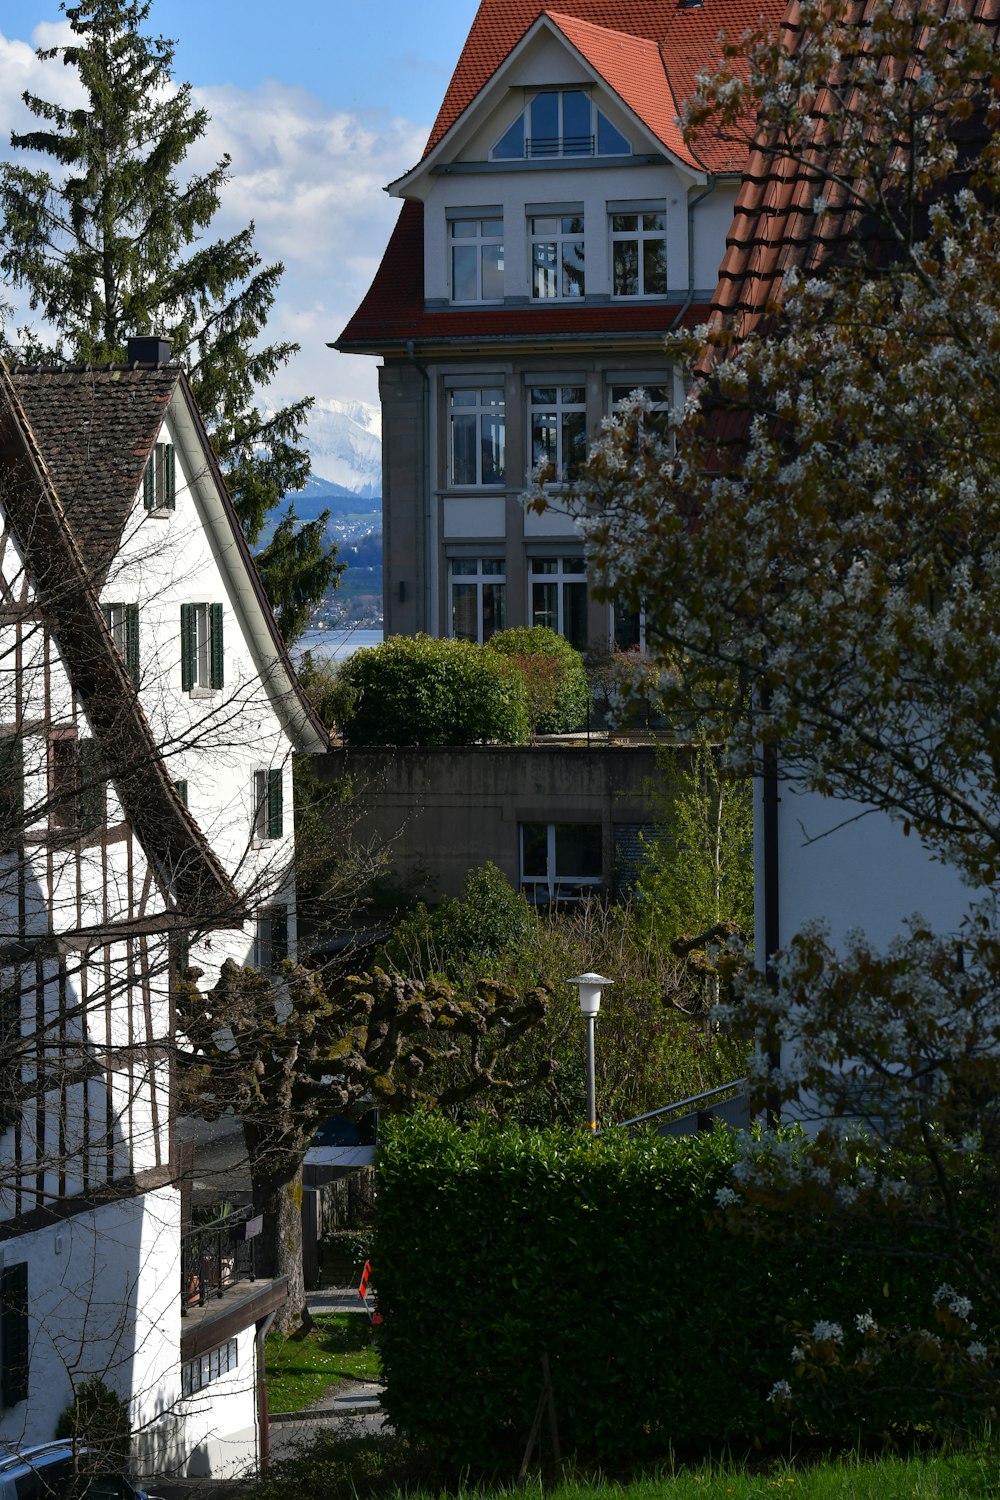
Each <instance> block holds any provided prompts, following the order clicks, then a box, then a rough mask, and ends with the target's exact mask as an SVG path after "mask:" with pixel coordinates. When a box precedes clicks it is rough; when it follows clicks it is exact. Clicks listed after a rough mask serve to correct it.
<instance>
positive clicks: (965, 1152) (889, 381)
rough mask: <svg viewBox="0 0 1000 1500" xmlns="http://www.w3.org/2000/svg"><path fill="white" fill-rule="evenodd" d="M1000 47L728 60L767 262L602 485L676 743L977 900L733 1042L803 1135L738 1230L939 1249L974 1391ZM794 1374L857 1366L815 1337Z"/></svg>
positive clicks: (941, 11)
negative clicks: (720, 738)
mask: <svg viewBox="0 0 1000 1500" xmlns="http://www.w3.org/2000/svg"><path fill="white" fill-rule="evenodd" d="M790 14H791V13H790ZM998 19H1000V8H998V6H997V4H996V3H995V0H964V3H958V4H954V5H950V6H945V5H944V4H937V3H934V0H892V3H890V0H844V3H842V4H831V3H826V0H804V3H803V4H802V5H801V7H800V8H799V9H798V10H797V12H796V13H795V15H794V17H793V18H792V20H790V22H789V24H788V25H786V28H785V30H784V32H783V34H782V36H781V37H779V38H774V37H770V36H767V35H765V34H763V33H761V34H759V35H753V36H747V37H744V38H743V39H741V41H740V42H739V43H738V44H735V45H734V46H732V47H731V48H729V49H728V53H727V57H728V61H727V64H726V66H725V67H724V69H723V70H722V71H721V72H720V73H719V74H717V75H716V76H714V77H712V78H705V79H703V80H702V85H701V89H700V92H699V95H698V97H697V98H696V99H695V100H694V102H693V104H692V105H691V107H690V109H689V112H688V118H687V122H686V126H687V129H688V130H689V131H690V132H692V133H694V134H696V133H697V131H698V129H699V128H700V127H701V126H702V125H703V124H704V123H705V122H706V121H707V120H709V119H711V120H712V121H713V129H716V130H718V129H719V128H722V129H730V130H732V131H733V132H740V131H744V130H747V129H748V128H749V130H750V132H751V133H752V136H753V151H752V154H751V165H750V171H749V174H748V181H747V182H745V186H744V192H743V195H742V196H741V204H743V205H744V206H747V205H750V206H751V208H752V212H751V211H749V210H748V213H747V214H745V215H744V218H743V221H742V224H741V219H740V209H739V208H738V210H737V220H736V225H735V226H734V243H735V244H737V246H738V243H739V237H740V235H741V234H745V233H746V225H747V222H749V221H753V222H754V223H755V224H756V239H755V240H754V243H753V245H752V247H751V249H750V251H749V253H748V254H747V256H746V257H745V260H744V263H743V266H742V269H741V270H739V271H738V272H737V273H735V278H734V279H733V278H731V280H730V283H729V284H728V285H727V283H726V282H725V279H724V281H723V288H722V294H721V296H720V307H721V309H722V313H721V315H719V316H717V318H716V320H715V323H714V326H713V328H712V330H711V331H710V332H709V334H708V336H707V338H706V337H698V336H691V335H685V336H681V337H677V338H675V339H673V340H672V342H671V344H670V346H669V348H668V356H669V358H670V359H672V360H673V361H675V362H676V361H684V362H686V363H687V365H688V366H689V367H690V366H692V365H693V366H694V367H695V368H696V369H697V371H698V374H699V377H700V378H699V379H698V380H696V381H695V383H694V385H693V387H692V390H691V394H690V397H689V399H688V402H687V406H686V408H685V409H684V410H683V411H680V412H677V413H676V414H675V415H674V417H673V419H672V422H671V428H670V431H669V432H668V433H667V434H666V435H660V434H658V433H656V432H653V431H651V430H649V425H648V423H646V422H644V419H643V403H642V401H641V399H640V398H637V399H635V400H634V401H633V402H632V403H631V404H630V405H629V406H628V408H627V409H626V410H625V411H624V413H623V414H622V415H621V416H620V417H619V418H618V419H617V420H616V421H614V422H611V423H609V424H608V428H607V431H606V433H605V435H604V437H603V439H602V441H601V442H600V443H599V444H598V445H597V447H596V449H595V450H594V452H593V454H592V456H591V458H590V462H589V464H588V466H587V469H586V473H585V476H584V478H583V482H582V490H583V494H584V497H585V499H586V501H587V502H588V512H589V514H590V516H591V518H592V519H591V521H590V523H589V527H590V542H591V546H592V549H593V552H594V554H595V555H596V557H597V559H598V560H599V563H600V565H601V567H602V568H603V570H604V575H605V576H606V578H607V580H608V586H607V587H608V593H609V595H610V594H612V593H613V594H614V595H615V596H617V597H621V596H622V595H624V596H625V597H626V598H627V599H629V600H630V601H631V603H632V604H633V605H637V604H638V603H639V601H640V600H641V602H642V603H643V605H644V607H645V610H646V631H647V639H648V640H650V641H651V642H652V643H653V645H654V648H655V649H657V650H658V652H659V654H660V656H661V658H662V659H663V661H664V663H666V664H669V670H665V672H664V676H663V684H662V686H663V692H664V694H665V695H666V696H667V698H668V700H671V701H672V703H673V708H674V712H675V714H676V715H677V716H678V717H680V716H682V715H687V716H689V717H691V718H693V719H698V720H702V721H704V720H708V721H709V722H710V723H711V724H712V725H713V728H714V731H715V732H716V733H718V732H719V730H720V728H721V729H722V730H723V731H724V732H725V734H726V736H727V738H728V743H729V745H730V750H731V756H732V759H733V761H734V763H735V764H736V765H737V766H738V767H739V768H740V769H743V770H754V771H756V772H758V773H759V772H760V771H761V770H762V769H765V768H766V769H768V770H770V771H771V772H772V773H773V771H774V768H775V767H776V766H777V768H778V771H779V774H780V775H781V776H784V777H788V778H790V779H791V780H793V781H794V782H795V783H796V784H797V785H798V786H799V787H802V788H805V789H808V790H809V791H811V792H814V793H819V794H822V795H824V796H827V797H830V798H841V799H845V800H846V801H848V802H851V803H854V804H862V805H863V806H864V807H866V808H873V809H877V810H879V811H880V812H882V813H884V814H886V815H888V816H889V817H890V818H892V819H894V820H897V821H898V822H900V823H902V825H903V827H904V830H905V831H907V832H909V831H910V830H913V831H914V832H915V833H916V834H917V835H918V836H919V838H920V840H921V841H922V843H923V845H924V846H925V848H926V850H928V851H929V852H930V854H931V856H932V857H933V858H936V859H938V860H940V861H942V862H945V863H947V864H949V865H951V866H952V867H953V868H954V869H955V870H956V871H957V873H958V874H959V876H960V877H961V879H962V880H964V881H965V882H966V883H967V885H968V887H969V889H970V895H969V910H968V915H967V919H966V922H965V924H964V926H963V928H962V930H961V931H960V932H944V933H934V932H933V931H932V930H930V927H929V926H927V925H925V924H923V923H914V924H913V926H912V927H911V928H910V929H909V930H908V931H905V932H904V933H902V934H901V935H900V936H899V938H898V940H897V941H896V942H895V943H894V944H893V945H892V946H891V947H890V948H889V950H888V951H886V952H878V951H876V950H875V949H874V947H873V946H872V944H871V943H869V942H868V941H867V940H866V939H865V938H864V937H863V936H857V937H856V938H853V939H852V940H851V941H850V942H849V943H848V944H847V945H846V948H845V947H844V946H843V945H841V946H840V947H835V946H834V944H833V943H832V941H831V940H830V938H829V935H828V934H827V933H826V932H825V931H824V930H823V929H822V928H821V927H818V926H817V927H815V928H812V929H810V930H806V931H803V932H801V933H800V934H799V935H798V936H797V937H796V938H795V939H794V941H792V942H791V943H790V944H789V945H788V947H787V951H785V952H783V953H780V954H777V955H766V956H767V957H768V958H769V959H770V960H771V961H772V966H773V967H772V973H771V974H770V976H769V979H770V981H771V982H770V983H764V981H763V980H760V981H757V982H753V983H749V984H747V985H746V987H745V991H744V1002H745V1003H744V1005H743V1006H742V1007H739V1008H738V1012H739V1018H740V1019H741V1020H742V1021H743V1022H745V1023H746V1024H748V1025H749V1026H750V1027H751V1028H752V1029H753V1031H754V1033H755V1034H756V1036H757V1037H758V1039H759V1040H762V1041H763V1046H762V1047H761V1050H760V1052H759V1054H758V1078H757V1081H758V1083H759V1085H760V1087H761V1094H762V1097H765V1096H766V1097H767V1099H768V1102H769V1103H770V1104H771V1106H772V1107H778V1106H782V1105H788V1106H791V1112H792V1114H793V1115H797V1116H799V1117H802V1116H804V1115H809V1116H811V1117H812V1121H811V1123H812V1126H813V1135H812V1138H811V1139H810V1140H808V1141H803V1142H799V1143H795V1142H791V1141H789V1140H787V1139H781V1138H780V1137H779V1136H767V1135H766V1136H765V1138H764V1139H763V1141H761V1142H760V1143H759V1144H758V1145H756V1146H754V1147H752V1148H749V1149H748V1155H747V1158H746V1161H745V1163H744V1164H743V1169H742V1173H741V1178H740V1180H738V1181H737V1182H736V1183H735V1184H734V1187H733V1188H732V1189H730V1190H729V1193H728V1194H727V1196H726V1199H725V1200H724V1202H723V1203H722V1204H721V1205H720V1206H721V1207H722V1208H723V1209H724V1211H725V1212H726V1213H728V1214H734V1213H739V1212H740V1209H739V1206H738V1204H734V1202H733V1195H737V1196H738V1195H742V1194H744V1193H749V1194H750V1195H751V1196H753V1197H756V1198H757V1199H760V1198H761V1197H763V1198H764V1199H766V1200H767V1201H769V1202H770V1203H772V1204H777V1203H778V1202H779V1201H781V1202H784V1203H786V1204H787V1203H789V1202H791V1203H797V1204H799V1205H802V1204H805V1205H806V1206H807V1207H808V1208H809V1210H810V1211H812V1212H817V1211H819V1212H823V1213H826V1214H838V1215H843V1216H847V1217H850V1218H853V1219H854V1220H856V1221H864V1220H865V1218H866V1217H867V1218H868V1219H869V1221H870V1216H872V1215H874V1216H875V1217H877V1218H878V1219H879V1220H881V1221H884V1220H885V1218H886V1216H887V1215H888V1216H893V1217H895V1218H901V1219H902V1218H905V1221H906V1223H907V1224H909V1225H912V1226H916V1227H917V1228H918V1229H927V1230H928V1232H930V1231H932V1230H933V1231H934V1234H933V1236H932V1239H931V1240H928V1241H926V1242H925V1243H924V1248H923V1249H922V1250H921V1252H920V1253H921V1254H933V1255H935V1256H939V1257H940V1258H941V1259H942V1260H943V1261H944V1262H945V1265H946V1268H947V1270H946V1272H943V1273H942V1274H947V1275H948V1276H949V1278H954V1280H955V1281H956V1283H958V1285H959V1290H958V1291H955V1292H954V1296H953V1299H952V1300H951V1301H950V1302H947V1303H941V1304H939V1306H938V1308H937V1313H938V1314H939V1315H940V1314H942V1309H943V1311H944V1313H947V1315H948V1317H949V1318H950V1319H951V1320H952V1321H953V1322H955V1328H954V1329H951V1330H950V1336H951V1335H954V1337H953V1343H954V1347H955V1348H956V1349H960V1350H961V1351H962V1353H961V1362H963V1363H964V1365H965V1366H969V1367H971V1366H973V1365H975V1366H977V1367H979V1368H985V1367H986V1366H991V1367H992V1366H993V1358H994V1356H995V1352H996V1351H995V1346H992V1345H990V1344H989V1343H988V1340H989V1331H988V1330H987V1331H985V1332H984V1328H985V1324H984V1323H983V1322H981V1323H980V1333H979V1336H978V1337H977V1338H975V1339H974V1340H973V1341H972V1342H971V1343H970V1342H969V1338H968V1333H969V1332H971V1329H967V1330H966V1335H965V1336H964V1341H963V1338H961V1337H959V1333H958V1332H956V1330H957V1329H958V1325H959V1324H960V1323H961V1324H962V1327H963V1328H964V1327H965V1324H964V1322H963V1317H962V1315H961V1311H960V1310H961V1309H963V1308H964V1307H965V1302H964V1300H963V1299H964V1298H965V1297H966V1296H967V1294H968V1295H971V1296H972V1297H973V1298H974V1300H975V1303H976V1307H977V1312H978V1313H979V1314H980V1316H981V1317H985V1320H986V1323H989V1324H992V1325H994V1326H995V1325H996V1324H997V1322H998V1319H1000V1261H998V1254H997V1241H996V1233H995V1231H996V1222H995V1215H996V1203H997V1201H998V1193H997V1189H998V1187H1000V1090H998V1088H997V1070H998V1061H1000V912H998V908H997V888H998V876H1000V712H998V701H1000V700H998V692H997V684H998V682H1000V545H998V536H1000V399H998V398H1000V358H998V355H1000V257H998V255H997V229H998V225H997V205H998V203H1000V99H998V93H997V89H998V78H1000V52H998V43H997V28H998ZM748 120H749V121H750V122H751V123H750V126H749V127H748V126H747V121H748ZM754 121H755V123H754ZM761 184H763V186H761ZM754 215H756V218H754ZM728 264H729V265H732V264H733V259H732V256H731V257H730V260H729V262H728ZM726 265H727V263H724V278H725V275H726ZM763 957H764V955H759V958H763ZM778 1056H780V1058H781V1067H778V1068H775V1066H774V1064H775V1060H776V1058H777V1057H778ZM844 1121H849V1122H852V1123H850V1124H848V1125H845V1124H844V1123H843V1122H844ZM856 1122H860V1125H861V1126H862V1127H863V1128H864V1130H865V1131H867V1133H868V1135H869V1138H871V1137H875V1138H878V1139H879V1140H880V1141H881V1143H882V1144H883V1145H884V1146H885V1147H887V1148H888V1154H884V1155H879V1154H878V1153H873V1152H872V1151H866V1150H865V1149H864V1148H863V1147H859V1144H858V1135H857V1123H856ZM939 1231H940V1232H939ZM898 1244H899V1250H900V1253H913V1241H912V1240H911V1239H909V1238H908V1237H907V1236H906V1235H904V1234H901V1235H900V1236H899V1242H898ZM882 1246H883V1251H884V1248H885V1241H884V1239H883V1242H882ZM928 1246H932V1248H928ZM938 1279H941V1278H940V1277H939V1278H938ZM950 1290H951V1287H950V1280H949V1291H950ZM956 1303H957V1308H958V1310H956ZM984 1307H985V1308H986V1309H987V1311H986V1312H985V1313H983V1308H984ZM857 1311H858V1314H859V1316H861V1318H862V1323H859V1324H858V1325H857V1328H856V1329H855V1330H854V1333H856V1334H858V1335H859V1336H860V1337H861V1338H862V1340H863V1341H864V1340H868V1341H869V1342H870V1341H871V1339H872V1338H874V1337H875V1335H876V1333H877V1332H878V1330H877V1328H876V1327H875V1320H874V1319H872V1325H873V1326H872V1327H869V1326H868V1324H867V1323H865V1322H864V1314H865V1309H863V1308H859V1309H858V1310H857ZM928 1315H929V1317H930V1316H933V1310H932V1309H931V1308H929V1309H928ZM869 1316H870V1315H869ZM940 1320H941V1319H940V1316H939V1317H938V1321H939V1322H940ZM862 1325H863V1326H862ZM829 1326H830V1327H833V1326H836V1325H829ZM854 1333H852V1337H853V1336H854ZM935 1337H936V1335H935ZM956 1341H957V1342H956ZM807 1346H808V1349H809V1350H810V1351H811V1353H815V1351H816V1350H817V1349H822V1350H823V1351H825V1353H824V1354H823V1358H824V1359H840V1358H841V1355H840V1354H838V1353H837V1351H838V1350H840V1349H841V1344H840V1341H839V1340H837V1339H835V1338H833V1337H832V1336H831V1335H830V1334H829V1328H828V1327H826V1325H823V1326H820V1325H818V1326H817V1330H814V1332H813V1334H811V1335H808V1337H807V1338H806V1340H805V1342H804V1343H803V1342H800V1343H799V1345H798V1346H797V1347H799V1348H800V1349H805V1348H806V1347H807ZM987 1356H989V1357H987ZM851 1358H852V1360H853V1358H854V1356H853V1355H852V1356H851ZM809 1364H810V1361H809V1360H807V1359H804V1358H803V1359H802V1360H799V1361H798V1362H797V1368H796V1373H799V1371H800V1370H801V1368H802V1367H803V1366H808V1365H809ZM811 1367H812V1368H814V1369H815V1368H816V1363H815V1360H813V1361H812V1366H811ZM871 1368H872V1369H874V1368H875V1365H874V1363H873V1364H872V1366H871ZM950 1368H951V1369H952V1370H954V1368H955V1362H954V1360H953V1361H952V1362H951V1366H950ZM873 1378H874V1377H873ZM935 1378H936V1377H935ZM784 1397H785V1392H784V1390H778V1391H776V1393H775V1400H776V1401H779V1400H782V1399H784Z"/></svg>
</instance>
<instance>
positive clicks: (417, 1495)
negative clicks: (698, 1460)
mask: <svg viewBox="0 0 1000 1500" xmlns="http://www.w3.org/2000/svg"><path fill="white" fill-rule="evenodd" d="M434 1468H435V1465H434V1463H433V1459H432V1458H431V1456H430V1455H429V1454H427V1453H426V1451H422V1450H421V1449H420V1448H419V1446H416V1447H414V1446H412V1445H410V1444H408V1443H407V1442H405V1440H403V1439H401V1438H393V1437H381V1438H377V1437H374V1438H373V1437H367V1438H358V1437H351V1436H332V1435H331V1436H325V1435H324V1436H321V1437H319V1438H314V1439H312V1440H311V1441H310V1444H309V1447H308V1450H304V1451H303V1452H302V1453H301V1454H299V1455H297V1456H295V1457H293V1458H288V1459H285V1460H282V1461H280V1462H278V1463H276V1464H274V1466H273V1468H272V1470H271V1473H270V1474H269V1476H268V1478H267V1479H266V1480H265V1481H264V1482H263V1483H258V1484H257V1485H255V1486H254V1487H253V1489H252V1496H253V1500H301V1497H302V1496H303V1495H306V1494H309V1495H314V1494H315V1495H323V1496H327V1495H331V1496H332V1495H337V1494H346V1495H351V1496H352V1497H353V1500H401V1497H403V1496H405V1497H407V1500H444V1497H445V1496H448V1495H453V1496H458V1497H462V1500H542V1496H543V1495H544V1497H545V1500H996V1496H997V1492H998V1480H1000V1458H998V1455H997V1454H996V1452H995V1451H993V1450H992V1449H990V1450H983V1451H979V1452H962V1453H954V1454H943V1453H942V1454H934V1453H930V1454H924V1455H921V1456H920V1457H918V1458H909V1459H906V1458H882V1459H865V1460H860V1459H856V1458H852V1457H847V1458H844V1459H841V1460H839V1461H832V1462H826V1463H807V1464H801V1465H796V1464H785V1463H781V1462H772V1463H766V1462H758V1461H755V1462H754V1463H753V1464H752V1465H747V1466H744V1465H740V1464H730V1465H726V1464H710V1463H705V1464H701V1465H697V1464H696V1465H692V1466H685V1467H682V1466H680V1465H677V1466H676V1467H675V1468H670V1469H661V1470H659V1471H657V1472H653V1473H649V1474H647V1475H642V1476H638V1477H635V1478H633V1479H632V1480H631V1481H630V1482H623V1483H618V1482H616V1481H614V1480H610V1479H603V1478H602V1477H601V1476H599V1475H597V1476H594V1475H588V1476H580V1477H574V1478H569V1477H567V1478H565V1479H564V1480H563V1481H562V1482H561V1483H558V1484H556V1485H554V1486H552V1487H551V1488H548V1487H547V1488H545V1489H544V1490H543V1488H542V1486H541V1484H540V1482H539V1479H538V1477H537V1475H535V1476H532V1478H530V1479H529V1480H528V1481H527V1483H526V1484H524V1485H522V1486H518V1485H514V1484H500V1485H482V1486H474V1485H472V1484H468V1483H467V1484H465V1485H458V1486H455V1485H448V1484H447V1483H442V1481H441V1479H440V1477H439V1476H436V1475H433V1471H434ZM432 1476H433V1477H432Z"/></svg>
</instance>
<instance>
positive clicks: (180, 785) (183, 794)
mask: <svg viewBox="0 0 1000 1500" xmlns="http://www.w3.org/2000/svg"><path fill="white" fill-rule="evenodd" d="M174 791H175V792H176V793H177V795H178V797H179V798H180V799H181V801H182V802H183V803H184V806H185V807H187V805H188V784H187V782H186V781H175V782H174Z"/></svg>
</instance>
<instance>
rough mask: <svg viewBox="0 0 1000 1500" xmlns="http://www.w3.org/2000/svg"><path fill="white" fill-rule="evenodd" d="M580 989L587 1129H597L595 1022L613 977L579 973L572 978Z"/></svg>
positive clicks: (571, 982)
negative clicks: (602, 994) (585, 1033)
mask: <svg viewBox="0 0 1000 1500" xmlns="http://www.w3.org/2000/svg"><path fill="white" fill-rule="evenodd" d="M569 982H570V984H575V985H577V986H578V987H579V990H580V1009H581V1011H582V1012H583V1017H584V1020H585V1021H586V1023H587V1127H586V1128H587V1129H588V1130H596V1129H597V1084H596V1081H595V1077H594V1022H595V1020H596V1019H597V1012H598V1011H599V1010H600V1008H601V990H602V989H603V988H604V986H605V985H606V984H613V983H614V980H613V979H605V978H604V975H603V974H577V975H576V977H575V978H574V979H571V980H570V981H569Z"/></svg>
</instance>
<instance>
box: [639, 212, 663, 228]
mask: <svg viewBox="0 0 1000 1500" xmlns="http://www.w3.org/2000/svg"><path fill="white" fill-rule="evenodd" d="M642 227H643V229H666V227H667V216H666V214H643V216H642Z"/></svg>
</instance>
